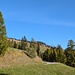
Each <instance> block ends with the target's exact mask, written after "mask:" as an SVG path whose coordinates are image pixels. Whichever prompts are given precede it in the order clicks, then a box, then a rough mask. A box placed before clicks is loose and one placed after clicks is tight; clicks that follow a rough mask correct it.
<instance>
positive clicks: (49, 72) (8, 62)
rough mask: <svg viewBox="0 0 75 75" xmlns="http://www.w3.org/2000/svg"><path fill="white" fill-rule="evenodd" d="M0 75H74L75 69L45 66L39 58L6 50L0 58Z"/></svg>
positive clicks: (54, 65)
mask: <svg viewBox="0 0 75 75" xmlns="http://www.w3.org/2000/svg"><path fill="white" fill-rule="evenodd" d="M0 75H75V68H72V67H69V66H66V65H64V64H61V63H59V64H46V63H43V61H42V60H41V59H40V58H39V57H35V58H33V59H31V58H29V57H28V56H27V55H26V54H25V53H24V51H23V50H18V49H15V48H8V51H7V52H6V54H5V56H4V57H0Z"/></svg>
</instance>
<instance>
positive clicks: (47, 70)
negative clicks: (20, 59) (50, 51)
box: [0, 64, 75, 75]
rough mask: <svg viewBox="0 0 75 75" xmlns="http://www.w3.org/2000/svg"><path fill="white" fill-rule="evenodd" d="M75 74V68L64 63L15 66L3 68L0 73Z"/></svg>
mask: <svg viewBox="0 0 75 75" xmlns="http://www.w3.org/2000/svg"><path fill="white" fill-rule="evenodd" d="M1 74H3V75H5V74H8V75H75V68H72V67H69V66H66V65H63V64H51V65H46V64H42V65H25V66H19V67H15V68H2V69H0V75H1Z"/></svg>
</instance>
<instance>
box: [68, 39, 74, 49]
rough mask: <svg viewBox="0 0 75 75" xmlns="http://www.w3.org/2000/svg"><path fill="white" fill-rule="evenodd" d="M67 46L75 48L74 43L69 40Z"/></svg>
mask: <svg viewBox="0 0 75 75" xmlns="http://www.w3.org/2000/svg"><path fill="white" fill-rule="evenodd" d="M67 46H68V47H70V48H72V49H73V48H74V46H75V42H74V41H73V40H69V41H68V45H67Z"/></svg>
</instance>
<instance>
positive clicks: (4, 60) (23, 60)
mask: <svg viewBox="0 0 75 75" xmlns="http://www.w3.org/2000/svg"><path fill="white" fill-rule="evenodd" d="M38 63H42V60H41V59H40V58H39V57H35V58H33V59H31V58H29V57H28V56H27V55H26V54H25V53H24V51H23V50H18V49H15V48H8V51H7V52H6V54H5V56H4V57H0V68H3V67H12V66H15V65H26V64H38Z"/></svg>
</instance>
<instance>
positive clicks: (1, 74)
mask: <svg viewBox="0 0 75 75" xmlns="http://www.w3.org/2000/svg"><path fill="white" fill-rule="evenodd" d="M0 75H9V74H4V73H0Z"/></svg>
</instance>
